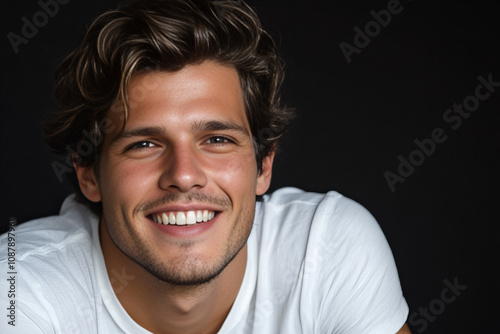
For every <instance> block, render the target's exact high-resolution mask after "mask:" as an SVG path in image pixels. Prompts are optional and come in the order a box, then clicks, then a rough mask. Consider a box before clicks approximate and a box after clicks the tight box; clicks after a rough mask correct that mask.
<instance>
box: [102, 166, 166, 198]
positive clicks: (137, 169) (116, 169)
mask: <svg viewBox="0 0 500 334" xmlns="http://www.w3.org/2000/svg"><path fill="white" fill-rule="evenodd" d="M102 166H107V167H106V168H105V169H101V182H100V183H101V190H102V192H103V195H104V197H106V198H108V199H112V198H114V199H116V200H118V199H120V201H121V202H128V201H127V198H132V197H134V198H136V197H138V196H139V197H140V196H141V190H143V189H144V190H145V189H150V188H151V186H152V184H154V183H155V182H157V179H158V177H157V175H155V168H154V165H153V164H139V163H137V162H135V161H103V164H102Z"/></svg>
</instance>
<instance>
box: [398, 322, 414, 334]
mask: <svg viewBox="0 0 500 334" xmlns="http://www.w3.org/2000/svg"><path fill="white" fill-rule="evenodd" d="M396 334H411V331H410V328H409V327H408V324H405V325H404V326H403V327H401V329H400V330H399V332H397V333H396Z"/></svg>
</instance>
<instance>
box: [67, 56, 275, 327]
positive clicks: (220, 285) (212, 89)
mask: <svg viewBox="0 0 500 334" xmlns="http://www.w3.org/2000/svg"><path fill="white" fill-rule="evenodd" d="M129 94H130V101H129V105H130V110H129V118H128V120H127V122H126V125H125V128H124V130H123V132H121V131H119V130H121V126H116V127H115V128H116V129H115V130H114V132H112V133H110V134H106V136H105V138H104V142H103V147H102V155H101V160H100V165H99V173H98V175H99V177H96V175H95V174H94V171H93V170H94V169H93V168H91V167H79V166H77V167H76V171H77V175H78V179H79V182H80V187H81V189H82V191H83V193H84V195H85V196H86V197H87V198H88V199H90V200H92V201H95V202H97V201H101V200H102V204H103V215H102V217H101V221H100V227H99V229H100V237H101V246H102V249H103V254H104V258H105V262H106V267H107V270H108V273H109V272H112V271H113V270H117V271H118V272H122V271H123V270H125V272H126V273H127V274H128V275H129V276H135V279H133V280H131V281H130V282H129V284H127V285H126V286H120V287H114V289H115V292H117V291H118V288H119V290H120V291H119V293H117V297H118V299H119V300H120V303H121V304H122V305H123V307H124V308H125V310H126V311H127V312H128V314H129V315H130V316H131V317H132V318H133V319H134V320H135V321H136V322H137V323H138V324H139V325H141V326H143V327H144V328H146V329H148V330H150V331H152V332H155V333H215V332H217V330H218V329H220V327H221V326H222V323H223V322H224V319H225V318H226V316H227V314H228V312H229V310H230V308H231V305H232V304H233V302H234V300H235V298H236V295H237V294H238V291H239V288H240V286H241V282H242V280H243V276H244V272H245V268H246V256H247V251H246V241H247V238H248V235H249V233H250V230H251V226H252V222H253V218H254V212H255V196H256V195H262V194H264V193H265V191H266V190H267V189H268V187H269V184H270V181H271V170H272V163H273V157H274V153H272V154H270V155H269V156H268V157H266V158H265V159H264V161H263V168H262V172H261V173H260V174H259V173H258V171H257V163H256V160H255V152H254V147H253V143H252V137H251V132H250V127H249V124H248V121H247V118H246V114H245V107H244V102H243V96H242V91H241V87H240V84H239V78H238V74H237V71H236V70H235V69H234V68H232V67H228V66H223V65H221V64H217V63H214V62H204V63H202V64H198V65H189V66H186V67H185V68H183V69H181V70H179V71H177V72H150V73H143V74H138V75H136V76H135V77H133V79H132V81H131V83H130V85H129ZM119 116H120V115H119V113H112V112H110V113H109V115H108V117H109V118H110V119H111V121H112V122H113V124H121V120H120V118H119ZM202 209H207V210H212V211H215V212H216V213H217V215H216V217H215V219H214V223H213V224H212V225H211V226H210V228H209V229H207V230H204V231H202V232H201V233H197V234H194V235H187V236H184V235H182V236H179V235H172V234H169V233H164V232H163V231H162V230H161V229H159V228H158V226H160V225H158V224H157V223H155V222H154V221H153V220H152V219H151V214H152V213H155V212H156V213H158V212H170V211H188V210H202ZM176 228H178V229H183V228H185V227H183V226H179V227H176ZM214 277H215V278H214ZM159 314H161V315H162V316H161V317H159V316H158V315H159Z"/></svg>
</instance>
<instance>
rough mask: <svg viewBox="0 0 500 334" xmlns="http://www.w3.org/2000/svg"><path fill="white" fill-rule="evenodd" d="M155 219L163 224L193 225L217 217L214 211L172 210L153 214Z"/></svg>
mask: <svg viewBox="0 0 500 334" xmlns="http://www.w3.org/2000/svg"><path fill="white" fill-rule="evenodd" d="M152 216H153V220H154V221H155V222H156V223H159V224H163V225H167V224H170V225H192V224H196V223H201V222H207V221H209V220H211V219H212V218H214V217H215V212H214V211H208V210H203V211H202V210H198V211H187V212H182V211H180V212H177V213H175V212H170V213H166V212H165V213H157V214H153V215H152Z"/></svg>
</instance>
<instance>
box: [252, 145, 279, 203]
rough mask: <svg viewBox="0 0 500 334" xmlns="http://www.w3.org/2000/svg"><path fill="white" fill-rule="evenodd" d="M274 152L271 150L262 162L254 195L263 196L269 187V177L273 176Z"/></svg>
mask: <svg viewBox="0 0 500 334" xmlns="http://www.w3.org/2000/svg"><path fill="white" fill-rule="evenodd" d="M274 154H275V151H274V150H272V151H271V153H269V155H268V156H267V157H265V158H264V160H262V171H261V173H260V174H259V176H258V177H257V188H256V195H258V196H260V195H264V193H265V192H266V191H267V189H269V186H270V185H271V176H272V174H273V161H274Z"/></svg>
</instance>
